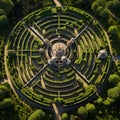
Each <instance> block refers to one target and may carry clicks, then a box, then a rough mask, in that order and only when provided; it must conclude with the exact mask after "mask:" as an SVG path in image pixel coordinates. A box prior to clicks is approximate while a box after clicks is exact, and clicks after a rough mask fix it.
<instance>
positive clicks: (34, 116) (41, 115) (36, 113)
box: [28, 109, 45, 120]
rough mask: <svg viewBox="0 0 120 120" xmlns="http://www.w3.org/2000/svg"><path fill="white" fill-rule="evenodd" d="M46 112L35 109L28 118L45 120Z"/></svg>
mask: <svg viewBox="0 0 120 120" xmlns="http://www.w3.org/2000/svg"><path fill="white" fill-rule="evenodd" d="M44 117H45V113H44V112H43V111H42V110H41V109H38V110H35V111H34V112H33V113H32V114H31V115H30V116H29V118H28V120H43V118H44Z"/></svg>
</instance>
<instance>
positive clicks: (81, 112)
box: [77, 106, 88, 117]
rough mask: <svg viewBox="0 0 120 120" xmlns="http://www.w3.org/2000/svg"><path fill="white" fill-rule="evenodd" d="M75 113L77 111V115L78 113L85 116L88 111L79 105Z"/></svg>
mask: <svg viewBox="0 0 120 120" xmlns="http://www.w3.org/2000/svg"><path fill="white" fill-rule="evenodd" d="M77 113H78V115H80V116H82V117H87V115H88V112H87V110H86V108H85V107H84V106H81V107H79V108H78V110H77Z"/></svg>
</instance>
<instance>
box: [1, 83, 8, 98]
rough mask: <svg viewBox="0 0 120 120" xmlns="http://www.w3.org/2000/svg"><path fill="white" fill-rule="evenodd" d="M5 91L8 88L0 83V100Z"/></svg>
mask: <svg viewBox="0 0 120 120" xmlns="http://www.w3.org/2000/svg"><path fill="white" fill-rule="evenodd" d="M7 92H8V88H7V87H6V86H4V85H0V100H3V98H4V97H5V95H6V94H7Z"/></svg>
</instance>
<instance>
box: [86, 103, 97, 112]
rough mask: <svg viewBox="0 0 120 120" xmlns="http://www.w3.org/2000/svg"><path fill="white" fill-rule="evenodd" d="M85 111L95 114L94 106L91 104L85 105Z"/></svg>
mask: <svg viewBox="0 0 120 120" xmlns="http://www.w3.org/2000/svg"><path fill="white" fill-rule="evenodd" d="M85 108H86V110H87V111H88V113H94V112H95V109H96V108H95V105H94V104H91V103H87V104H86V106H85Z"/></svg>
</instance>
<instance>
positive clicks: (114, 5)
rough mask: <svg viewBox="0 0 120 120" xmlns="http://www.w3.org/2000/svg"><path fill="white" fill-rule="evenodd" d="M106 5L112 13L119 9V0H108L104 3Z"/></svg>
mask: <svg viewBox="0 0 120 120" xmlns="http://www.w3.org/2000/svg"><path fill="white" fill-rule="evenodd" d="M106 7H107V8H108V9H110V10H111V11H112V12H114V13H116V12H119V11H120V10H119V9H120V1H119V0H111V1H108V2H107V4H106Z"/></svg>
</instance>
